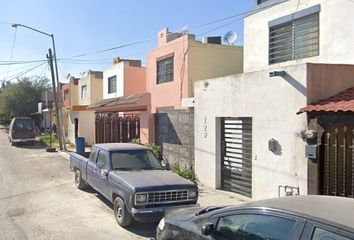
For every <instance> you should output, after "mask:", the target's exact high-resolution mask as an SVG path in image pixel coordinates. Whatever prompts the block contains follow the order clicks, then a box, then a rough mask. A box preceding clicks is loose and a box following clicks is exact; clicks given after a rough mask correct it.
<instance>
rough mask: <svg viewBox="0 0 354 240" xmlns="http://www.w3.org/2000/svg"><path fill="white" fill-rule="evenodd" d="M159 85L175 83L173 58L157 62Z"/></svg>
mask: <svg viewBox="0 0 354 240" xmlns="http://www.w3.org/2000/svg"><path fill="white" fill-rule="evenodd" d="M156 76H157V84H160V83H165V82H172V81H173V56H172V57H169V58H165V59H162V60H160V61H157V68H156Z"/></svg>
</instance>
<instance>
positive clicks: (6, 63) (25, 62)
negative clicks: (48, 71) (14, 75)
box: [0, 60, 47, 66]
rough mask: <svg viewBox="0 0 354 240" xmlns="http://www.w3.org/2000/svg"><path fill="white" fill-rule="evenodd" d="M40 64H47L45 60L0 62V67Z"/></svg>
mask: <svg viewBox="0 0 354 240" xmlns="http://www.w3.org/2000/svg"><path fill="white" fill-rule="evenodd" d="M40 62H47V60H33V61H0V66H7V65H18V64H30V63H40Z"/></svg>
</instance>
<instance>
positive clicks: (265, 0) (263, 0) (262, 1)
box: [257, 0, 269, 4]
mask: <svg viewBox="0 0 354 240" xmlns="http://www.w3.org/2000/svg"><path fill="white" fill-rule="evenodd" d="M267 1H269V0H257V4H261V3H264V2H267Z"/></svg>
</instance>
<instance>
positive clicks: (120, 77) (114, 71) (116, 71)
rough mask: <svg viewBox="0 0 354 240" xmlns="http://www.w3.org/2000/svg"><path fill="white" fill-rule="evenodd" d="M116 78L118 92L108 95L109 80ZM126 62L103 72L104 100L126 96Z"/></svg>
mask: <svg viewBox="0 0 354 240" xmlns="http://www.w3.org/2000/svg"><path fill="white" fill-rule="evenodd" d="M113 76H116V79H117V91H116V92H114V93H108V78H109V77H113ZM123 82H124V62H120V63H118V64H114V65H113V66H110V67H109V68H107V69H105V70H104V71H103V99H108V98H115V97H121V96H123V95H124V85H123Z"/></svg>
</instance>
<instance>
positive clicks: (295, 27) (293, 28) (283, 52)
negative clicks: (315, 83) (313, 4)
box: [269, 13, 319, 64]
mask: <svg viewBox="0 0 354 240" xmlns="http://www.w3.org/2000/svg"><path fill="white" fill-rule="evenodd" d="M318 55H319V14H318V13H315V14H311V15H308V16H305V17H301V18H298V19H295V20H293V21H289V22H286V23H282V24H279V25H276V26H272V27H270V28H269V64H272V63H278V62H285V61H289V60H296V59H302V58H308V57H313V56H318Z"/></svg>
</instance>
